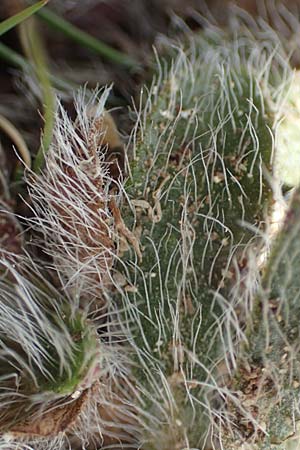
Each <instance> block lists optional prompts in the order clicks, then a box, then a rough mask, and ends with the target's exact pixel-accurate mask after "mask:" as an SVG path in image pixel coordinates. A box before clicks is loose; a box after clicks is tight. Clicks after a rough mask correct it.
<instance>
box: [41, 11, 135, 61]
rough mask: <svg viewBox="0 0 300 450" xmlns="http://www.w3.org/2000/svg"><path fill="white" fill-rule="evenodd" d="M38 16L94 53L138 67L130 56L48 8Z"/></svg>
mask: <svg viewBox="0 0 300 450" xmlns="http://www.w3.org/2000/svg"><path fill="white" fill-rule="evenodd" d="M39 17H40V18H41V19H43V20H44V21H45V22H46V23H47V24H48V25H49V26H51V27H52V28H55V29H56V30H60V31H62V32H63V33H64V34H65V35H66V36H68V37H70V38H71V39H73V40H74V41H75V42H78V43H79V44H80V45H82V46H84V47H87V48H89V49H90V50H92V51H93V52H95V53H98V54H99V55H101V56H102V57H103V58H105V59H107V60H110V61H112V62H114V63H116V64H119V65H122V66H126V67H131V68H134V67H135V68H137V67H138V62H137V61H135V60H134V59H132V58H131V57H129V56H127V55H125V54H123V53H121V52H119V51H118V50H116V49H114V48H112V47H110V46H109V45H106V44H105V43H104V42H101V41H100V40H99V39H96V38H95V37H93V36H91V35H90V34H88V33H86V32H84V31H82V30H80V29H79V28H77V27H76V26H74V25H72V24H71V23H69V22H67V21H66V20H65V19H63V18H62V17H59V16H57V15H56V14H55V13H54V12H52V11H50V10H49V9H44V10H43V11H40V12H39Z"/></svg>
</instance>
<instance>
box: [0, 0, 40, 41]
mask: <svg viewBox="0 0 300 450" xmlns="http://www.w3.org/2000/svg"><path fill="white" fill-rule="evenodd" d="M47 3H48V0H42V1H40V2H38V3H36V4H35V5H32V6H29V7H28V8H26V9H23V11H21V12H19V13H17V14H15V15H13V16H12V17H9V18H8V19H6V20H4V21H3V22H1V23H0V36H2V34H4V33H6V32H7V31H9V30H11V29H12V28H14V27H15V26H16V25H19V24H20V23H21V22H23V21H24V20H25V19H28V17H30V16H32V15H33V14H35V13H36V12H37V11H38V10H39V9H41V8H42V7H43V6H45V5H46V4H47Z"/></svg>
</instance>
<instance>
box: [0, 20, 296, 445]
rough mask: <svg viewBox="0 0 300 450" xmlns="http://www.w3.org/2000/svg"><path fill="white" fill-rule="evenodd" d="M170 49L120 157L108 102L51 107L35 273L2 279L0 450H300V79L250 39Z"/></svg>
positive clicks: (81, 100) (6, 271) (274, 44)
mask: <svg viewBox="0 0 300 450" xmlns="http://www.w3.org/2000/svg"><path fill="white" fill-rule="evenodd" d="M169 50H170V53H171V55H170V56H168V60H167V61H166V62H164V61H162V62H160V63H159V64H158V71H157V76H156V77H155V78H154V80H153V83H152V85H151V87H150V88H148V89H147V88H145V89H144V90H143V92H142V94H141V99H140V105H139V107H138V108H136V109H135V119H134V120H135V126H134V129H133V131H132V135H131V139H130V142H129V145H128V149H130V151H128V157H127V158H126V155H125V154H124V148H123V146H122V143H121V141H120V138H119V136H118V133H117V130H116V128H115V125H114V122H113V120H112V118H111V116H110V114H109V113H108V112H107V111H106V110H105V109H104V108H105V102H106V100H107V97H108V94H109V89H105V90H103V91H97V92H95V93H94V94H89V93H88V92H87V91H86V90H84V89H83V90H81V91H80V93H79V94H78V95H77V97H76V99H75V107H76V118H75V119H74V120H71V119H70V117H69V116H68V114H67V113H66V111H65V110H64V109H63V107H62V106H61V105H60V103H59V101H58V102H57V113H56V125H55V129H54V133H53V135H54V138H53V142H52V144H51V145H50V148H49V150H48V153H47V154H46V155H45V166H44V169H43V171H42V172H41V174H39V175H38V176H37V175H35V174H33V173H31V172H29V173H28V175H27V180H28V183H29V185H30V198H31V201H32V210H33V213H34V216H33V218H32V219H29V224H30V226H31V227H32V229H33V231H34V232H37V236H38V238H35V242H36V244H37V245H38V247H39V248H40V250H39V251H40V259H39V260H38V262H35V259H36V257H32V259H30V258H29V257H28V256H26V254H25V256H19V257H16V256H13V255H12V254H10V253H6V254H5V252H4V253H3V254H4V256H3V258H2V263H1V264H2V265H1V266H0V268H1V273H3V287H2V288H1V289H2V291H1V302H0V307H1V308H2V310H3V314H2V316H1V320H0V325H1V327H2V328H1V330H0V337H1V343H2V344H1V345H2V347H1V348H2V352H3V361H4V364H3V369H2V368H1V378H0V380H3V381H1V382H3V387H2V389H1V390H2V391H3V408H2V409H1V411H3V413H2V412H1V415H0V428H1V433H2V442H1V441H0V444H1V445H2V447H3V448H19V447H18V446H22V445H24V448H33V449H36V448H61V449H63V448H74V449H76V448H82V449H83V448H93V449H96V448H113V449H116V448H130V449H144V450H183V449H193V450H195V449H199V450H200V449H201V450H202V449H211V448H218V449H219V448H223V449H226V450H227V449H228V450H229V449H238V448H243V446H244V448H250V449H278V450H279V449H284V448H287V449H288V448H291V449H294V448H297V445H298V440H299V437H298V436H297V430H298V429H299V426H298V421H299V417H298V416H299V407H298V403H299V399H298V397H299V386H300V380H299V367H298V366H299V349H298V333H299V331H298V328H299V326H298V321H299V307H298V306H297V303H298V297H299V281H298V271H297V268H298V264H297V263H298V259H299V254H298V253H299V251H298V240H299V192H298V191H296V193H295V194H294V196H293V197H292V201H291V205H290V209H289V210H288V212H287V213H286V217H285V220H284V222H283V226H282V230H281V231H280V232H279V233H278V234H275V236H274V223H273V222H274V221H275V220H277V219H276V214H277V211H278V206H280V203H281V204H283V205H284V207H286V205H285V203H286V201H285V199H284V197H283V195H282V194H281V188H282V185H283V184H285V185H289V186H291V185H294V184H297V183H298V180H299V170H298V166H297V158H298V150H297V149H298V147H297V142H296V140H297V139H295V136H296V137H297V136H298V135H297V124H298V120H299V119H298V118H297V114H299V106H298V103H297V101H296V100H295V94H294V93H295V92H298V91H299V87H298V83H299V78H298V76H295V75H294V74H293V71H292V70H291V68H290V66H289V62H288V55H287V54H286V52H285V49H284V46H283V45H281V43H280V40H279V39H278V37H277V36H276V33H274V32H269V33H268V32H266V31H265V30H264V28H262V27H260V26H259V25H257V26H256V27H255V28H253V29H252V31H250V30H249V29H248V28H247V27H244V26H243V24H242V23H241V22H238V23H236V27H235V28H232V29H231V30H229V31H226V32H222V31H220V30H219V29H216V28H215V27H212V26H207V28H206V29H204V30H203V31H202V32H201V33H199V34H197V35H194V36H192V37H191V38H189V39H188V42H185V43H184V44H183V45H182V47H178V46H175V45H173V46H171V48H170V49H169ZM291 148H292V149H293V150H292V154H293V155H294V156H293V158H294V159H293V161H294V162H293V171H294V173H293V174H291V173H290V172H291V171H290V169H289V168H288V167H289V166H288V165H286V164H285V163H286V161H285V160H286V159H288V158H290V149H291ZM127 159H128V161H126V160H127ZM124 162H127V164H125V165H124ZM126 174H127V175H126ZM275 213H276V214H275ZM270 248H271V251H270ZM270 252H271V253H270ZM16 261H17V262H18V266H19V268H18V270H17V269H16V268H15V264H16ZM38 264H41V265H43V267H44V269H43V272H41V270H39V269H38V268H37V265H38ZM42 273H43V274H42ZM47 278H49V281H46V279H47ZM8 323H12V324H13V326H12V327H11V329H10V330H9V332H7V330H6V326H7V324H8ZM2 324H3V326H2ZM16 361H17V364H16ZM1 367H2V366H1ZM1 395H2V394H1ZM20 405H21V407H20ZM49 423H50V425H49ZM8 441H9V442H8ZM0 448H1V446H0Z"/></svg>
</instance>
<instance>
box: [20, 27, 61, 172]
mask: <svg viewBox="0 0 300 450" xmlns="http://www.w3.org/2000/svg"><path fill="white" fill-rule="evenodd" d="M35 25H36V23H35V21H34V20H33V19H32V18H31V19H30V20H27V21H26V22H24V23H22V24H21V25H20V31H21V42H22V44H23V47H24V50H25V53H26V54H27V56H28V58H29V59H30V60H31V61H32V62H33V64H34V67H35V73H36V76H37V78H38V80H39V83H40V88H41V91H42V98H43V111H44V117H43V118H44V130H43V135H42V142H41V146H40V148H39V150H38V153H37V155H36V158H35V161H34V166H33V168H34V171H35V172H39V171H40V169H41V167H42V165H43V161H44V155H45V153H46V152H47V151H48V148H49V146H50V144H51V141H52V135H53V127H54V120H55V119H54V115H55V96H54V92H53V89H52V84H51V81H50V77H49V72H48V67H47V55H46V52H45V49H44V47H43V42H42V40H41V37H40V35H39V33H38V30H37V29H36V26H35Z"/></svg>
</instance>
